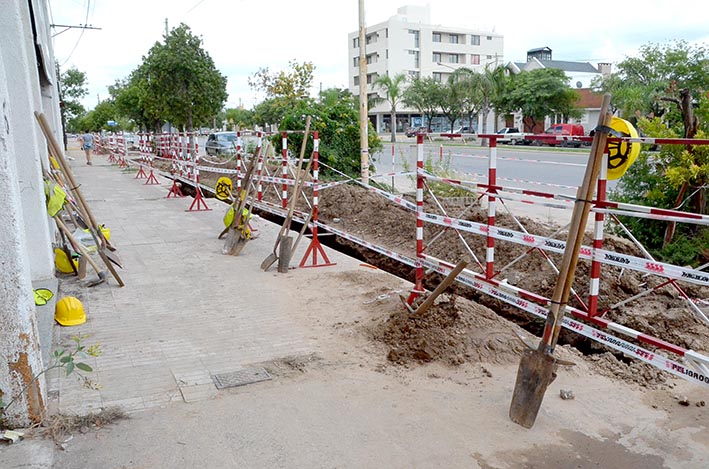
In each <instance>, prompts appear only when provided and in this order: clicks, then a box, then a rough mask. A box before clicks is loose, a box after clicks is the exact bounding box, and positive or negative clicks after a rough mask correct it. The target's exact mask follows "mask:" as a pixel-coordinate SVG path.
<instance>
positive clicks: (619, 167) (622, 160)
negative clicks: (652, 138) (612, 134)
mask: <svg viewBox="0 0 709 469" xmlns="http://www.w3.org/2000/svg"><path fill="white" fill-rule="evenodd" d="M611 128H612V129H613V130H615V131H617V132H619V133H621V134H622V136H623V137H632V138H638V131H637V130H635V127H633V124H631V123H630V122H628V121H626V120H625V119H621V118H620V117H614V118H613V119H611ZM639 154H640V143H638V142H633V143H630V142H608V179H618V178H620V177H621V176H622V175H623V174H625V172H626V171H627V170H628V168H629V167H630V165H631V164H633V162H634V161H635V160H636V158H637V157H638V155H639Z"/></svg>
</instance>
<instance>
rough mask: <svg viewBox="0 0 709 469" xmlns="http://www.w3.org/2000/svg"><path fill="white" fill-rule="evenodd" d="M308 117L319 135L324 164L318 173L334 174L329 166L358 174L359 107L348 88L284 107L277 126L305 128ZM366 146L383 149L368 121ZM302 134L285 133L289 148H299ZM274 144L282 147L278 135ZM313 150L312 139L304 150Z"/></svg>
mask: <svg viewBox="0 0 709 469" xmlns="http://www.w3.org/2000/svg"><path fill="white" fill-rule="evenodd" d="M304 116H311V118H312V123H311V131H314V130H317V131H318V132H319V137H320V150H319V154H320V161H321V162H322V163H325V165H327V166H325V167H323V168H321V174H322V175H323V176H327V175H328V174H330V175H333V174H336V173H334V172H333V171H332V170H330V169H328V166H329V167H332V168H335V169H336V170H337V171H341V172H343V173H345V174H347V175H349V176H351V177H355V178H356V177H359V175H360V156H359V149H360V148H359V107H358V104H357V100H356V99H355V97H353V96H352V94H351V93H350V92H349V91H347V90H340V89H336V88H333V89H328V90H325V91H323V92H322V93H321V99H320V101H319V102H318V101H315V100H313V99H310V98H307V99H301V100H298V101H296V102H294V104H293V106H292V107H289V108H288V109H286V110H285V112H284V114H283V119H282V121H281V124H280V127H281V128H282V129H287V130H301V129H304V128H305V117H304ZM369 126H370V129H369V130H370V131H369V134H368V136H369V149H370V151H371V152H372V153H375V152H377V151H380V150H381V149H382V143H381V141H380V140H379V137H378V136H377V134H376V132H374V129H373V128H372V125H371V123H370V124H369ZM302 138H303V137H302V135H299V134H292V135H289V136H288V144H289V145H290V146H291V147H292V148H300V145H301V142H302ZM273 146H274V148H276V149H280V148H281V138H280V135H274V136H273ZM311 151H312V140H311V141H310V142H309V143H308V146H307V147H306V153H308V154H309V153H310V152H311Z"/></svg>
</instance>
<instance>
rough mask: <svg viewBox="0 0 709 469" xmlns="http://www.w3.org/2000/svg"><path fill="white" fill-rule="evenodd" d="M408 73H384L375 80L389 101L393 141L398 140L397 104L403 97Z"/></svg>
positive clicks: (375, 84) (375, 85) (376, 85)
mask: <svg viewBox="0 0 709 469" xmlns="http://www.w3.org/2000/svg"><path fill="white" fill-rule="evenodd" d="M405 83H406V75H404V74H403V73H398V74H396V75H394V76H393V77H390V76H389V75H382V76H380V77H377V79H376V80H374V87H375V88H378V89H379V90H381V91H382V92H384V99H385V100H386V101H387V102H388V103H389V107H390V110H391V111H390V119H391V141H392V143H393V142H396V106H397V105H398V104H399V102H400V101H401V100H402V98H403V94H404V84H405Z"/></svg>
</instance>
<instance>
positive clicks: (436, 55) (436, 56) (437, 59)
mask: <svg viewBox="0 0 709 469" xmlns="http://www.w3.org/2000/svg"><path fill="white" fill-rule="evenodd" d="M432 60H433V62H435V63H438V62H440V61H441V53H440V52H434V53H433V59H432Z"/></svg>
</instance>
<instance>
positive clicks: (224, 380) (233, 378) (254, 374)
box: [212, 367, 271, 389]
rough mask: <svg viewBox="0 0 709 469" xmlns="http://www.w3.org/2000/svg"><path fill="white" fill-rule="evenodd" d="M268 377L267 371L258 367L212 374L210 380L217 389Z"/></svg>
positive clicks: (263, 379) (267, 378) (266, 379)
mask: <svg viewBox="0 0 709 469" xmlns="http://www.w3.org/2000/svg"><path fill="white" fill-rule="evenodd" d="M270 379H271V375H269V374H268V371H266V370H265V369H264V368H260V367H259V368H245V369H243V370H237V371H230V372H229V373H220V374H218V375H212V381H214V385H215V386H216V387H217V389H224V388H233V387H236V386H244V385H245V384H251V383H258V382H259V381H268V380H270Z"/></svg>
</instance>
